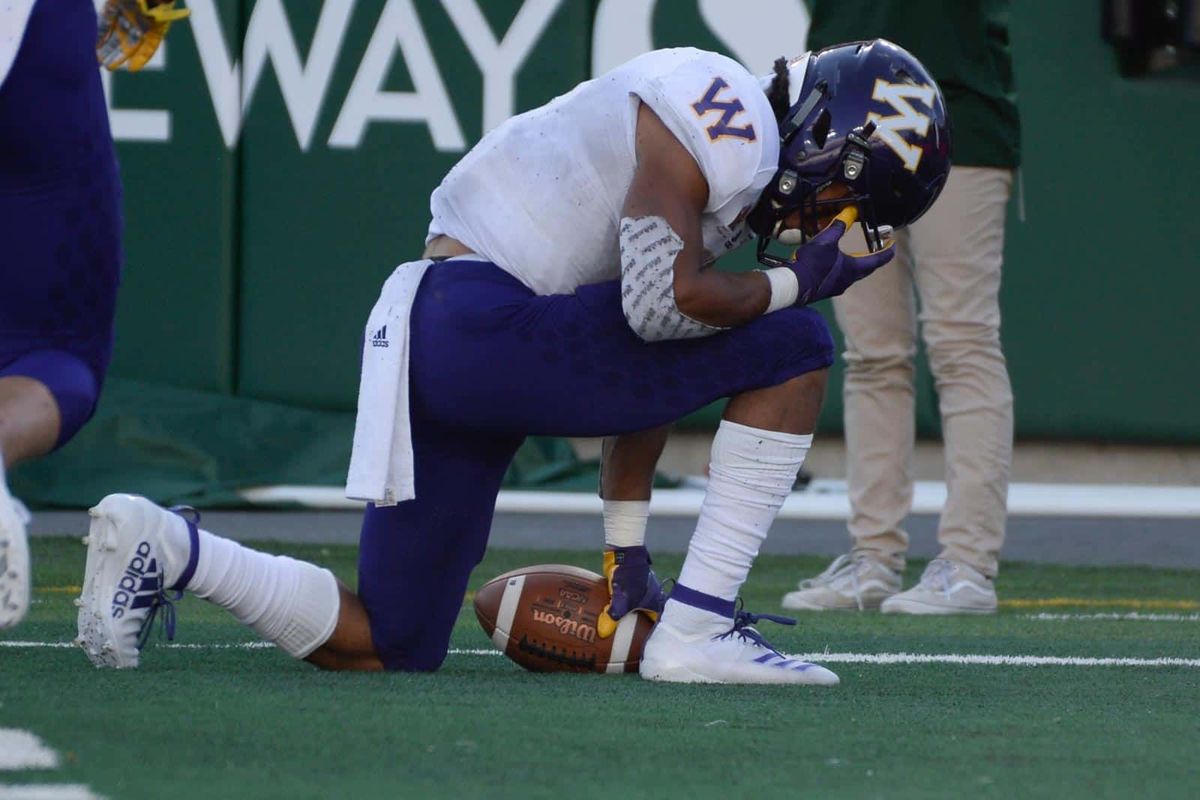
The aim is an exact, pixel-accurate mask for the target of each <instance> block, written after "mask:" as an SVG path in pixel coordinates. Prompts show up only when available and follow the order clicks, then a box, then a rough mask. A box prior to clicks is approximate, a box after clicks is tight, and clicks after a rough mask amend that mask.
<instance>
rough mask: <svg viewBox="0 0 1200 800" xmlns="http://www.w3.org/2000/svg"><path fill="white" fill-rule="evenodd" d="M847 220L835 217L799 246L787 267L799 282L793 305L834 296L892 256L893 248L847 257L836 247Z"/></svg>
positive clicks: (893, 253)
mask: <svg viewBox="0 0 1200 800" xmlns="http://www.w3.org/2000/svg"><path fill="white" fill-rule="evenodd" d="M845 232H846V223H845V222H843V221H842V220H840V219H835V220H834V221H833V222H831V223H830V224H829V227H827V228H825V230H823V231H821V232H820V233H818V234H817V235H816V236H814V237H813V238H811V239H809V240H808V242H806V243H805V244H803V245H801V246H800V249H798V250H797V251H796V253H795V255H793V256H792V262H791V264H789V265H788V266H789V267H791V270H792V272H794V273H795V274H796V279H797V280H798V281H799V282H800V294H799V295H797V296H796V305H798V306H806V305H809V304H810V303H815V302H817V301H818V300H824V299H825V298H827V297H837V296H838V295H839V294H841V293H842V292H844V291H846V290H847V289H849V288H850V285H851V284H853V283H854V282H855V281H860V280H862V279H863V278H865V277H867V276H868V275H870V274H871V273H872V272H874V271H875V270H877V269H879V268H880V267H882V266H883V265H884V264H886V263H888V262H889V261H891V260H892V258H893V257H895V255H896V252H895V248H894V247H886V248H884V249H883V250H880V251H879V252H877V253H868V254H867V255H862V256H848V255H846V254H845V253H843V252H842V251H841V250H839V249H838V240H839V239H841V238H842V234H844V233H845Z"/></svg>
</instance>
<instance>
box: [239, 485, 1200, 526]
mask: <svg viewBox="0 0 1200 800" xmlns="http://www.w3.org/2000/svg"><path fill="white" fill-rule="evenodd" d="M686 484H687V485H686V486H684V487H683V488H680V489H657V490H655V492H654V496H653V497H652V498H651V500H650V511H651V513H654V514H659V515H665V516H685V517H693V516H696V515H697V514H699V513H700V503H701V502H702V500H703V499H704V488H703V486H704V479H703V478H691V477H689V478H687V479H686ZM239 494H240V495H241V496H242V497H243V498H244V499H245V500H246V501H248V502H250V503H296V504H298V505H301V506H305V507H308V508H327V509H361V508H362V507H363V504H362V503H361V502H359V501H357V500H349V499H347V498H346V494H345V490H344V489H342V488H339V487H336V486H260V487H253V488H249V489H242V490H241V491H240V492H239ZM945 504H946V485H945V484H944V483H941V482H938V481H917V483H916V485H915V487H914V490H913V507H912V511H913V513H914V514H938V513H941V511H942V507H943V506H944V505H945ZM601 509H602V501H601V500H600V498H599V497H598V496H597V495H596V493H595V492H540V491H532V490H524V489H515V490H513V489H506V490H504V491H501V492H500V496H499V498H497V500H496V510H497V511H500V512H507V513H524V514H599V513H600V511H601ZM849 512H850V500H849V497H848V495H847V493H846V482H845V481H840V480H815V481H813V482H812V483H811V484H810V485H809V488H808V489H807V490H805V491H801V492H793V493H792V494H791V495H790V496H789V497H788V498H787V500H786V501H784V504H783V508H782V509H781V510H780V512H779V516H780V517H781V518H783V519H834V520H844V519H846V518H847V516H848V515H849ZM1008 513H1009V514H1010V515H1013V516H1072V517H1076V516H1082V517H1153V518H1177V519H1178V518H1183V519H1187V518H1193V517H1200V487H1195V486H1134V485H1113V486H1108V485H1101V484H1095V485H1092V484H1055V483H1014V484H1011V485H1010V486H1009V489H1008Z"/></svg>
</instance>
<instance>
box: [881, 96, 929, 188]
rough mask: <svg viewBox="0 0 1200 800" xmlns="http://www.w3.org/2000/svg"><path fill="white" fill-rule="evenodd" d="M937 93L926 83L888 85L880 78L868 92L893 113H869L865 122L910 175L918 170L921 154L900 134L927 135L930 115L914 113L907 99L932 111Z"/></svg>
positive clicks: (918, 149)
mask: <svg viewBox="0 0 1200 800" xmlns="http://www.w3.org/2000/svg"><path fill="white" fill-rule="evenodd" d="M936 94H937V90H935V89H934V88H933V87H932V86H929V85H928V84H922V85H920V86H914V85H913V84H911V83H888V82H887V81H883V80H879V79H876V81H875V89H874V91H872V92H871V99H872V100H879V101H880V102H883V103H887V104H888V105H889V106H891V107H892V108H893V109H894V110H895V112H896V113H895V114H890V115H888V116H886V117H885V116H883V115H881V114H876V113H875V112H873V111H872V112H871V113H869V114H867V121H868V122H874V123H875V132H876V133H877V134H878V135H879V138H881V139H883V141H884V143H886V144H887V146H888V147H890V148H892V150H894V151H896V155H898V156H900V160H901V161H903V162H904V166H905V168H906V169H907V170H908V171H909V172H916V171H917V165H918V164H920V163H921V153H922V151H921V148H920V147H917V146H916V145H915V144H912V143H911V142H908V141H906V140H905V138H904V137H903V136H902V135H901V134H900V132H901V131H912V132H914V133H916V134H917V135H918V136H924V135H925V134H926V133H928V132H929V115H928V114H922V113H921V112H920V111H917V109H915V108H913V105H912V103H910V102H909V100H919V101H920V102H922V103H924V104H925V105H926V106H927V107H929V108H930V109H932V108H933V99H934V97H935V96H936Z"/></svg>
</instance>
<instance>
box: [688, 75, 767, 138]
mask: <svg viewBox="0 0 1200 800" xmlns="http://www.w3.org/2000/svg"><path fill="white" fill-rule="evenodd" d="M728 88H729V84H728V83H726V82H725V79H724V78H719V77H718V78H713V82H712V85H711V86H709V87H708V91H707V92H705V93H704V97H703V98H701V99H700V100H697V101H696V102H695V103H692V110H693V111H695V112H696V116H698V117H703V116H704V115H705V114H707V113H708V112H710V111H720V112H721V118H720V119H719V120H717V121H716V122H714V123H713V124H712V125H709V126H708V128H707V130H708V138H710V139H712V140H713V141H714V142H715V141H716V140H717V139H720V138H721V137H722V136H735V137H737V138H739V139H745V140H747V141H750V142H753V141H754V139H755V136H754V126H753V125H745V126H743V127H741V128H734V127H732V126H731V125H730V123H731V122H733V119H734V117H736V116H737V115H738V114H740V113H742V112H743V111H745V110H746V107H745V106H744V105H742V101H741V100H738V99H737V98H736V97H734V98H733V99H731V100H718V99H717V95H718V94H720V93H721V90H722V89H728Z"/></svg>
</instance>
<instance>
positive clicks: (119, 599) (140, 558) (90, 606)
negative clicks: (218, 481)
mask: <svg viewBox="0 0 1200 800" xmlns="http://www.w3.org/2000/svg"><path fill="white" fill-rule="evenodd" d="M88 514H90V515H91V516H92V524H91V526H90V527H89V529H88V535H87V536H85V537H84V539H83V543H84V544H86V545H87V546H88V554H87V565H86V566H85V567H84V574H83V593H82V594H81V595H80V596H79V599H78V600H76V601H75V604H76V605H77V606H79V620H78V624H79V636H78V638H76V639H75V643H76V644H78V645H79V646H80V647H82V648H83V651H84V652H85V653H86V654H87V657H88V658H89V659H90V660H91V662H92V663H93V664H95V665H96V666H97V667H117V668H126V667H128V668H132V667H136V666H137V665H138V656H139V654H140V651H141V649H142V646H143V645H144V644H145V643H146V639H147V638H148V637H149V635H150V632H151V630H152V628H151V623H152V622H153V621H154V617H155V616H156V615H157V614H158V612H159V609H160V608H161V609H162V611H163V623H164V627H165V628H166V631H167V638H168V639H172V638H174V634H175V609H174V606H172V605H171V600H170V599H169V598H168V597H167V595H166V592H165V590H164V575H163V569H164V558H171V557H172V556H173V557H174V558H173V561H175V563H180V562H179V561H177V559H179V558H180V557H181V556H182V558H183V559H184V560H185V561H186V557H187V554H186V553H179V552H176V551H178V550H179V549H180V548H179V547H177V546H176V547H172V545H171V542H172V541H174V542H179V541H182V542H187V541H189V538H188V532H187V523H186V522H185V521H184V520H183V518H182V517H180V516H179V515H178V514H175V513H173V512H171V511H167V510H166V509H163V508H160V507H158V506H157V505H155V504H154V503H152V502H150V501H149V500H147V499H146V498H144V497H136V496H133V495H127V494H110V495H109V496H108V497H105V498H104V499H103V500H101V501H100V502H99V503H98V504H97V505H96V507H95V508H92V509H91V510H89V511H88ZM171 526H175V527H176V528H181V529H182V531H178V530H177V531H175V532H174V534H172V533H171V531H170V528H171ZM180 536H182V539H181V538H180Z"/></svg>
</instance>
